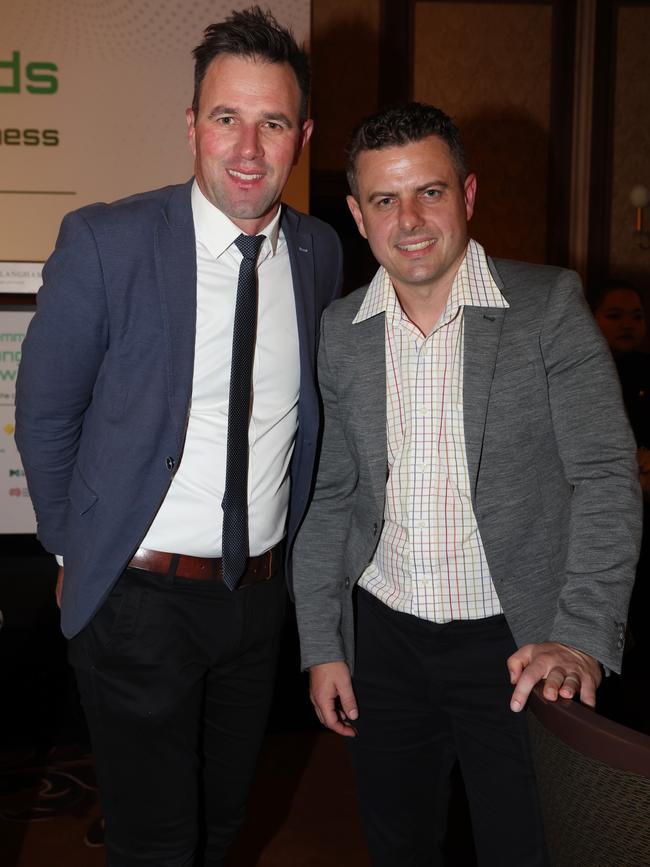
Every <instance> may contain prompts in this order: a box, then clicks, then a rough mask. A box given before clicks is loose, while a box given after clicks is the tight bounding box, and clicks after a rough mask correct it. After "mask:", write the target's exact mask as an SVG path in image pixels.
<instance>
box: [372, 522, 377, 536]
mask: <svg viewBox="0 0 650 867" xmlns="http://www.w3.org/2000/svg"><path fill="white" fill-rule="evenodd" d="M372 535H373V536H376V535H377V525H376V524H373V525H372Z"/></svg>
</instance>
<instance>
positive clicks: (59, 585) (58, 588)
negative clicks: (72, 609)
mask: <svg viewBox="0 0 650 867" xmlns="http://www.w3.org/2000/svg"><path fill="white" fill-rule="evenodd" d="M54 593H55V595H56V604H57V605H58V606H59V608H60V607H61V594H62V593H63V566H59V572H58V574H57V576H56V589H55V591H54Z"/></svg>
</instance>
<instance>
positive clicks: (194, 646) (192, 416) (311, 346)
mask: <svg viewBox="0 0 650 867" xmlns="http://www.w3.org/2000/svg"><path fill="white" fill-rule="evenodd" d="M194 56H195V60H196V69H195V92H194V102H193V105H192V108H191V109H188V111H187V120H188V131H189V142H190V147H191V148H192V151H193V153H194V155H195V178H194V179H193V180H191V181H189V182H188V183H186V184H184V185H180V186H170V187H166V188H164V189H161V190H155V191H153V192H148V193H143V194H140V195H136V196H132V197H130V198H128V199H124V200H122V201H119V202H115V203H113V204H111V205H106V204H95V205H91V206H89V207H85V208H82V209H80V210H79V211H76V212H74V213H71V214H68V215H67V216H66V218H65V219H64V221H63V224H62V227H61V231H60V234H59V238H58V241H57V246H56V250H55V252H54V253H53V255H52V256H51V258H50V259H49V261H48V262H47V263H46V265H45V267H44V270H43V287H42V289H41V291H40V292H39V296H38V311H37V313H36V315H35V317H34V319H33V321H32V323H31V325H30V328H29V332H28V334H27V337H26V339H25V343H24V354H23V360H22V364H21V369H20V375H19V380H18V387H17V389H18V390H17V405H16V419H17V423H16V441H17V443H18V446H19V449H20V453H21V456H22V459H23V462H24V466H25V471H26V474H27V480H28V484H29V489H30V493H31V496H32V499H33V502H34V507H35V510H36V515H37V520H38V535H39V538H40V540H41V542H42V543H43V545H44V546H45V547H46V548H47V549H48V550H49V551H51V552H53V553H55V554H57V555H60V557H61V558H62V560H60V562H61V563H62V564H63V566H64V568H65V577H64V571H63V566H62V568H61V569H60V581H59V587H58V590H59V595H60V605H61V617H62V626H63V631H64V633H65V634H66V636H67V637H68V638H69V639H70V645H69V647H70V660H71V662H72V664H73V665H74V667H75V670H76V674H77V680H78V683H79V687H80V692H81V696H82V701H83V704H84V708H85V711H86V715H87V718H88V722H89V728H90V732H91V738H92V743H93V751H94V754H95V759H96V764H97V773H98V778H99V784H100V792H101V798H102V806H103V810H104V813H105V815H106V845H107V852H108V859H109V864H110V865H111V867H132V865H156V867H164V865H172V864H173V865H181V864H183V865H186V864H187V865H189V864H193V863H194V858H195V857H199V858H203V860H202V861H201V863H204V864H205V865H206V867H207V865H211V867H214V865H220V864H222V863H223V859H224V858H225V854H226V851H227V849H228V846H229V843H230V841H231V840H232V837H233V835H234V834H235V832H236V830H237V828H238V827H239V826H240V824H241V822H242V819H243V815H244V808H245V800H246V795H247V792H248V788H249V784H250V780H251V778H252V774H253V771H254V766H255V760H256V757H257V753H258V749H259V744H260V742H261V738H262V735H263V732H264V728H265V723H266V718H267V712H268V707H269V703H270V698H271V690H272V683H273V675H274V668H275V659H276V651H277V647H278V639H279V634H280V630H281V626H282V622H283V615H284V610H285V605H286V587H285V581H284V576H285V574H286V572H287V569H286V568H285V563H288V559H289V555H290V552H291V546H292V543H293V539H294V536H295V533H296V530H297V528H298V526H299V525H300V522H301V520H302V517H303V514H304V512H305V508H306V506H307V501H308V497H309V492H310V487H311V481H312V472H313V467H314V459H315V450H316V444H317V440H318V434H319V408H318V398H317V393H316V388H315V383H314V358H315V349H316V339H317V334H318V329H319V319H320V314H321V312H322V310H323V309H324V307H325V306H327V304H328V303H329V302H330V301H331V300H332V298H334V297H335V296H336V295H337V294H338V293H339V291H340V282H341V252H340V244H339V241H338V238H337V237H336V235H335V233H334V232H333V230H331V229H330V228H329V227H328V226H326V225H324V224H323V223H321V222H320V221H318V220H316V219H314V218H311V217H308V216H305V215H303V214H299V213H297V212H296V211H294V210H292V209H291V208H287V207H284V206H281V205H280V196H281V194H282V190H283V188H284V186H285V183H286V181H287V178H288V176H289V173H290V171H291V168H292V166H293V165H294V163H295V162H296V160H297V158H298V155H299V153H300V151H301V150H302V148H303V147H304V146H305V144H306V143H307V141H308V140H309V137H310V135H311V131H312V121H311V120H308V119H307V117H306V110H307V97H308V89H309V61H308V58H307V55H306V54H305V53H304V51H303V50H302V49H300V48H299V47H298V46H297V45H296V43H295V41H294V39H293V36H292V34H291V33H290V31H288V30H286V29H284V28H282V27H280V26H279V25H278V23H277V22H276V21H275V19H274V18H273V16H271V15H270V14H265V13H262V12H261V11H260V9H259V7H254V8H252V9H250V10H247V11H246V12H233V13H232V15H231V16H230V18H228V19H227V20H226V21H224V22H221V23H219V24H215V25H212V26H211V27H209V28H208V29H207V30H206V32H205V37H204V41H203V42H202V44H201V45H199V46H198V47H197V48H196V49H195V51H194ZM242 233H243V234H244V235H257V236H261V237H260V242H261V248H260V253H259V256H258V259H257V265H256V268H257V272H256V276H257V283H258V293H259V294H258V313H257V335H256V348H255V358H254V361H253V372H252V383H251V401H250V423H249V428H248V430H247V431H246V430H244V431H239V432H238V433H239V435H240V436H242V435H243V436H244V437H246V436H248V443H249V457H248V479H247V483H248V519H247V523H248V537H249V548H248V554H249V557H248V559H247V561H246V567H245V570H244V572H243V574H242V575H241V577H240V579H239V584H238V585H237V587H236V588H235V589H234V590H232V591H231V590H230V589H229V588H228V587H227V586H226V585H225V583H224V581H223V570H222V563H221V554H222V551H221V524H222V519H223V516H222V508H221V506H222V498H223V495H224V485H225V481H224V477H225V472H226V471H225V464H226V449H227V445H226V443H228V448H230V445H229V443H230V434H231V431H230V430H228V431H227V428H228V416H229V412H228V406H229V404H228V400H229V388H228V385H229V377H230V366H231V365H230V359H231V345H232V342H233V328H234V326H233V320H234V306H235V295H236V292H237V285H238V273H239V267H240V263H241V261H242V256H241V254H240V253H239V248H238V246H237V243H236V242H238V240H239V236H241V234H242ZM236 433H237V432H236ZM227 434H228V435H227ZM244 483H246V480H244ZM287 577H288V576H287Z"/></svg>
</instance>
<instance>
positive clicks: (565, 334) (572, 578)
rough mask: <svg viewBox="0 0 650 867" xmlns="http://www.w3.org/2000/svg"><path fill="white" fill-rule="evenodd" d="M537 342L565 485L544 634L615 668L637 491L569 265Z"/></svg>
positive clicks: (612, 374)
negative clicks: (555, 581) (553, 597)
mask: <svg viewBox="0 0 650 867" xmlns="http://www.w3.org/2000/svg"><path fill="white" fill-rule="evenodd" d="M541 350H542V355H543V358H544V364H545V367H546V372H547V383H548V401H549V406H550V413H551V419H552V423H553V429H554V433H555V437H556V442H557V447H558V453H559V456H560V460H561V462H562V466H563V469H564V474H565V477H566V479H567V481H568V483H569V485H570V486H571V495H570V510H569V527H568V546H567V554H566V572H565V582H564V585H563V587H562V589H561V592H560V594H559V597H558V603H557V611H556V615H555V622H554V624H553V628H552V630H551V634H550V635H549V639H550V640H551V641H558V642H561V643H564V644H569V645H572V646H574V647H577V648H578V649H580V650H582V651H584V652H586V653H589V654H590V655H592V656H594V657H595V658H596V659H598V660H599V661H600V662H601V663H603V664H604V665H606V666H608V667H610V668H613V669H614V670H619V668H620V659H621V655H622V649H623V643H624V632H625V619H626V614H627V605H628V600H629V596H630V592H631V589H632V584H633V582H634V574H635V566H636V562H637V558H638V552H639V544H640V534H641V492H640V486H639V481H638V468H637V465H636V460H635V443H634V438H633V435H632V432H631V429H630V427H629V424H628V423H627V419H626V417H625V413H624V410H623V405H622V401H621V394H620V387H619V383H618V378H617V375H616V370H615V367H614V364H613V361H612V359H611V356H610V354H609V351H608V349H607V346H606V344H605V341H604V339H603V337H602V335H601V334H600V332H599V330H598V328H597V326H596V324H595V322H594V320H593V317H592V316H591V314H590V312H589V309H588V308H587V306H586V303H585V301H584V297H583V293H582V288H581V285H580V281H579V279H578V277H577V275H576V274H574V273H573V272H570V271H564V272H561V276H560V278H559V280H558V282H557V285H556V287H555V288H554V290H553V291H552V293H551V296H550V299H549V303H548V307H547V310H546V315H545V320H544V326H543V329H542V332H541Z"/></svg>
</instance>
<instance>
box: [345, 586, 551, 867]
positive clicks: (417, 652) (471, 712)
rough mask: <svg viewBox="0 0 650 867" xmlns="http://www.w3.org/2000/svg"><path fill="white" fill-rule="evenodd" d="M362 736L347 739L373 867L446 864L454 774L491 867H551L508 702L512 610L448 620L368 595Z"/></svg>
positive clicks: (362, 640)
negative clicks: (456, 769)
mask: <svg viewBox="0 0 650 867" xmlns="http://www.w3.org/2000/svg"><path fill="white" fill-rule="evenodd" d="M357 613H358V623H357V656H356V662H355V673H354V689H355V693H356V697H357V701H358V704H359V720H358V723H355V727H356V728H357V731H358V736H357V737H356V738H349V739H347V743H348V744H349V747H350V750H351V755H352V761H353V764H354V768H355V774H356V778H357V787H358V793H359V802H360V812H361V818H362V822H363V825H364V830H365V834H366V837H367V841H368V846H369V849H370V855H371V860H372V864H373V867H397V865H399V867H432V865H441V864H442V863H443V861H442V854H441V844H442V841H443V838H444V835H445V830H446V819H447V803H448V797H449V776H450V772H451V769H452V767H453V765H454V762H455V761H456V760H458V761H459V763H460V768H461V773H462V775H463V779H464V782H465V788H466V791H467V796H468V801H469V805H470V813H471V817H472V826H473V831H474V842H475V846H476V851H477V856H478V863H479V864H480V865H481V867H497V865H498V867H542V865H547V863H548V862H547V856H546V845H545V841H544V832H543V826H542V819H541V814H540V808H539V803H538V796H537V788H536V783H535V776H534V771H533V766H532V758H531V754H530V747H529V742H528V731H527V728H526V721H525V718H524V716H523V715H522V714H514V713H513V712H512V711H511V710H510V709H509V701H510V696H511V694H512V689H513V687H512V686H511V685H510V682H509V677H508V672H507V669H506V664H505V663H506V659H507V658H508V656H510V654H511V653H512V652H513V651H514V650H515V644H514V641H513V638H512V634H511V633H510V630H509V629H508V626H507V624H506V621H505V618H504V617H503V616H498V617H490V618H486V619H483V620H476V621H454V622H452V623H449V624H443V625H438V624H434V623H430V622H427V621H424V620H420V619H419V618H416V617H412V616H411V615H409V614H400V613H397V612H395V611H393V610H392V609H390V608H388V607H387V606H386V605H384V604H383V603H381V602H380V601H379V600H377V599H376V598H375V597H374V596H372V595H371V594H369V593H367V592H366V591H364V590H359V592H358V612H357Z"/></svg>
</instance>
